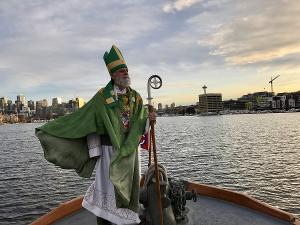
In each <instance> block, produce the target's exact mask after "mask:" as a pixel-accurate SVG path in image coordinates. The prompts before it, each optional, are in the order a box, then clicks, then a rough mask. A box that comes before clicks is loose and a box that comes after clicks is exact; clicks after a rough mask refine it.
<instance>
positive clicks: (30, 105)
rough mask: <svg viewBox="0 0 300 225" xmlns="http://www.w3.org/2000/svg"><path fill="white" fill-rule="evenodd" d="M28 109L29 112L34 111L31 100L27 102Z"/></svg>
mask: <svg viewBox="0 0 300 225" xmlns="http://www.w3.org/2000/svg"><path fill="white" fill-rule="evenodd" d="M27 105H28V107H29V108H30V111H32V110H35V104H34V101H33V100H29V101H28V102H27Z"/></svg>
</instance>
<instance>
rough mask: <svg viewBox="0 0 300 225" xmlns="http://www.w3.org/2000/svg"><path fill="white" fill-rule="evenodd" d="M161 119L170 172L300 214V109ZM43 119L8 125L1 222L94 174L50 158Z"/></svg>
mask: <svg viewBox="0 0 300 225" xmlns="http://www.w3.org/2000/svg"><path fill="white" fill-rule="evenodd" d="M157 120H158V121H157V126H156V136H157V148H158V158H159V161H160V162H162V163H163V164H164V165H165V166H166V167H167V169H168V173H169V175H172V176H175V177H184V178H185V179H189V180H192V181H197V182H201V183H204V184H209V185H215V186H219V187H224V188H228V189H231V190H235V191H242V192H245V193H247V194H249V195H251V196H253V197H255V198H257V199H260V200H262V201H264V202H266V203H269V204H271V205H272V206H275V207H278V208H280V209H283V210H285V211H288V212H291V213H293V214H295V215H296V216H298V217H300V113H285V114H255V115H224V116H211V117H164V118H158V119H157ZM40 125H41V124H12V125H2V126H0V154H1V156H0V224H1V225H2V224H3V225H4V224H5V225H7V224H18V225H22V224H28V223H30V222H32V221H33V220H35V219H37V218H38V217H39V216H41V215H43V214H44V213H46V212H48V211H49V210H50V209H52V208H54V207H56V206H57V205H58V204H59V203H60V202H64V201H68V200H70V199H72V198H74V197H77V196H78V195H82V194H84V193H85V191H86V189H87V188H88V186H89V185H90V183H91V182H92V180H93V178H91V179H83V178H80V177H78V176H77V174H76V173H75V172H73V171H70V170H62V169H60V168H58V167H56V166H54V165H52V164H50V163H48V162H47V161H46V160H45V159H44V157H43V152H42V149H41V146H40V144H39V142H38V140H37V138H36V137H35V136H34V128H35V127H37V126H40ZM147 155H148V153H147V152H142V163H143V164H144V165H146V164H147Z"/></svg>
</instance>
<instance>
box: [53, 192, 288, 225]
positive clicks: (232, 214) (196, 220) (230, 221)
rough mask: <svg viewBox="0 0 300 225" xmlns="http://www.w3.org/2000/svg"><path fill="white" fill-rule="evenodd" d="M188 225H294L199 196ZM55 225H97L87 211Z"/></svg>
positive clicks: (190, 202) (192, 206) (82, 210)
mask: <svg viewBox="0 0 300 225" xmlns="http://www.w3.org/2000/svg"><path fill="white" fill-rule="evenodd" d="M187 207H188V209H189V213H188V219H189V221H188V223H187V225H224V224H226V225H240V224H243V225H288V224H292V223H290V222H288V221H283V220H280V219H277V218H274V217H272V216H269V215H267V214H263V213H260V212H258V211H256V210H253V209H249V208H246V207H243V206H239V205H237V204H235V203H231V202H227V201H223V200H219V199H216V198H211V197H207V196H198V200H197V202H193V201H188V202H187ZM54 225H97V223H96V217H95V215H93V214H92V213H90V212H88V211H87V210H85V209H80V210H79V211H77V212H75V213H73V214H71V215H69V216H67V217H64V218H63V219H61V220H59V221H57V222H55V223H54Z"/></svg>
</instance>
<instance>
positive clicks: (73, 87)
mask: <svg viewBox="0 0 300 225" xmlns="http://www.w3.org/2000/svg"><path fill="white" fill-rule="evenodd" d="M112 44H115V45H116V46H118V47H119V49H120V50H121V52H122V53H123V56H124V59H125V61H126V63H127V66H128V68H129V74H130V76H131V79H132V88H134V89H135V90H137V91H138V92H139V93H140V94H141V96H142V97H143V98H144V101H145V100H146V97H147V88H146V87H147V80H148V78H149V77H150V76H151V75H153V74H157V75H159V76H160V77H161V78H162V80H163V85H162V87H161V88H160V89H157V90H152V96H153V98H154V103H155V104H157V103H159V102H161V103H163V104H171V103H172V102H175V104H176V105H188V104H195V103H196V102H197V101H198V95H199V94H202V93H203V89H202V87H203V85H206V86H207V92H208V93H222V96H223V100H227V99H236V98H238V97H240V96H242V95H243V94H247V93H253V92H257V91H270V84H269V83H268V82H269V80H270V79H271V77H275V76H277V75H280V76H279V77H278V78H277V79H276V80H275V81H274V92H292V91H298V90H300V63H299V61H300V1H298V0H264V1H261V0H251V1H246V0H244V1H243V0H173V1H168V0H161V1H158V0H151V1H144V0H122V1H116V0H109V1H104V0H102V1H98V0H86V1H81V0H49V1H47V0H44V1H39V0H24V1H19V0H9V1H0V97H2V96H6V97H8V98H9V99H12V100H15V99H16V96H17V95H18V94H20V93H22V94H24V95H25V96H26V99H27V100H30V99H32V100H35V101H36V100H40V99H44V98H46V99H48V101H50V102H51V99H52V98H54V97H62V98H63V100H65V101H67V100H69V99H72V98H76V97H82V98H84V99H85V100H86V101H87V100H89V99H90V98H91V97H92V96H93V95H94V94H95V93H96V92H97V91H98V90H99V89H100V88H102V87H104V86H105V85H106V84H107V83H108V81H109V80H110V77H109V73H108V71H107V69H106V66H105V63H104V61H103V58H102V57H103V54H104V52H105V51H109V50H110V48H111V46H112Z"/></svg>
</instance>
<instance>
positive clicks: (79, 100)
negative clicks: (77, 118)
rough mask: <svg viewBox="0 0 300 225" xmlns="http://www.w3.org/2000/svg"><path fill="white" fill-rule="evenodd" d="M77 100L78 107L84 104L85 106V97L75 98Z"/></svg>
mask: <svg viewBox="0 0 300 225" xmlns="http://www.w3.org/2000/svg"><path fill="white" fill-rule="evenodd" d="M75 101H76V104H77V107H78V108H81V107H82V106H84V104H85V101H84V99H83V98H79V97H78V98H76V99H75Z"/></svg>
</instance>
